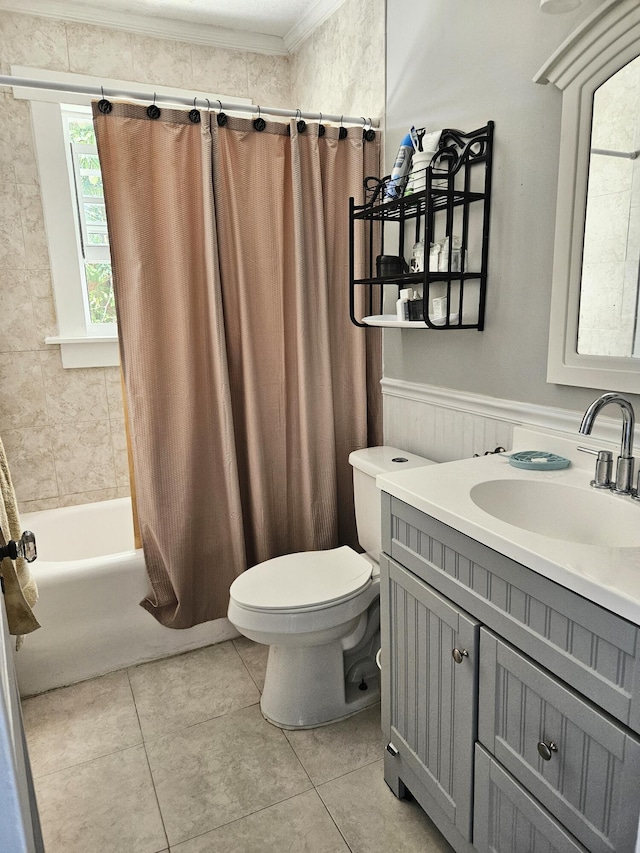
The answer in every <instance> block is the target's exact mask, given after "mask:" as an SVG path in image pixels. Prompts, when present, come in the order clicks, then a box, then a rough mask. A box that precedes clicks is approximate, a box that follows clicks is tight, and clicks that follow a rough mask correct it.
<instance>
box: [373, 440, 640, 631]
mask: <svg viewBox="0 0 640 853" xmlns="http://www.w3.org/2000/svg"><path fill="white" fill-rule="evenodd" d="M578 444H581V445H587V446H590V447H595V448H601V449H610V445H608V444H607V443H606V442H604V441H598V440H593V439H589V438H587V437H585V436H577V435H576V436H575V437H574V436H571V437H565V436H562V435H561V434H559V433H555V434H551V433H537V432H536V433H534V432H532V431H529V430H525V429H521V428H516V429H515V431H514V451H516V450H550V451H552V452H554V453H558V454H561V455H563V456H566V457H568V458H570V459H571V460H572V465H571V467H570V468H567V469H564V470H560V471H542V472H539V471H527V470H522V469H519V468H514V467H513V466H512V465H510V464H509V459H508V457H509V454H508V453H504V454H492V455H490V456H481V457H478V458H474V459H462V460H459V461H455V462H445V463H441V464H439V465H431V466H429V467H425V468H413V469H411V470H407V471H401V472H398V473H393V474H381V475H379V476H378V477H377V480H376V482H377V485H378V487H379V488H380V489H382V490H383V491H385V492H388V493H389V494H390V495H393V496H394V497H396V498H399V499H400V500H402V501H404V502H405V503H407V504H410V505H411V506H413V507H415V508H416V509H418V510H421V511H422V512H425V513H427V514H428V515H430V516H432V517H433V518H435V519H437V520H438V521H441V522H443V523H444V524H447V525H448V526H449V527H452V528H454V529H455V530H458V531H460V532H461V533H464V534H466V535H467V536H470V537H471V538H473V539H475V540H477V541H478V542H481V543H482V544H483V545H486V546H488V547H489V548H493V549H494V550H495V551H499V552H500V553H501V554H504V555H505V556H507V557H510V558H511V559H513V560H516V561H517V562H519V563H522V564H523V565H524V566H527V567H528V568H530V569H532V570H533V571H534V572H537V573H538V574H541V575H544V577H547V578H549V579H550V580H553V581H555V582H556V583H559V584H561V585H562V586H564V587H566V588H568V589H571V590H573V591H574V592H577V593H578V594H579V595H582V596H584V597H585V598H588V599H589V600H591V601H594V602H596V603H597V604H600V605H602V606H603V607H606V608H607V609H608V610H611V611H613V612H614V613H617V614H618V615H620V616H623V617H625V618H626V619H629V620H630V621H631V622H634V623H635V624H637V625H640V547H607V546H596V545H584V544H581V543H578V542H567V541H563V540H562V539H555V538H550V537H548V536H545V535H542V534H540V533H535V532H532V531H529V530H525V529H523V528H521V527H516V526H514V525H512V524H508V523H507V522H505V521H502V520H501V519H499V518H496V517H494V516H493V515H491V514H489V513H488V512H485V511H484V510H483V509H481V508H480V507H479V506H477V505H476V504H475V503H474V502H473V500H472V499H471V496H470V492H471V489H472V488H473V487H474V486H476V485H478V484H479V483H484V482H487V481H488V480H510V479H513V480H534V481H540V480H547V481H554V482H558V483H564V484H566V485H567V486H571V487H574V488H579V489H586V490H590V489H591V486H590V485H589V481H590V480H591V478H592V476H593V470H594V468H595V457H593V456H590V455H588V454H582V453H578V452H577V450H576V447H577V445H578ZM618 450H619V449H618V448H617V447H614V470H615V459H616V456H617V453H618ZM601 494H602V498H603V499H604V500H607V501H621V502H624V503H628V504H630V505H631V506H632V507H633V508H635V509H637V513H638V520H637V523H638V525H639V526H640V502H636V501H633V500H632V499H631V498H630V497H626V496H619V495H614V494H612V493H610V492H608V491H607V492H605V493H601ZM632 517H633V516H632Z"/></svg>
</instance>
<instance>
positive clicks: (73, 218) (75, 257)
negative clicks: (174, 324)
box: [11, 65, 251, 367]
mask: <svg viewBox="0 0 640 853" xmlns="http://www.w3.org/2000/svg"><path fill="white" fill-rule="evenodd" d="M11 74H12V75H14V76H15V77H22V78H26V79H29V80H38V81H40V80H42V81H47V82H48V83H56V84H62V85H64V86H67V87H73V86H79V87H92V88H93V89H95V90H97V91H99V90H100V87H101V86H103V87H104V91H105V93H107V94H108V93H109V92H111V93H113V92H127V91H130V90H132V89H133V90H136V91H138V90H140V88H141V86H140V83H130V82H127V81H123V80H113V79H104V78H97V77H90V76H87V75H81V74H69V73H68V72H63V71H48V70H44V69H40V68H28V67H25V66H17V65H13V66H12V67H11ZM142 88H143V89H144V88H147V87H142ZM148 88H149V89H150V92H149V95H150V97H151V96H152V93H153V92H156V93H157V94H162V95H169V96H172V97H177V98H179V99H185V98H187V99H188V100H189V101H191V100H192V99H194V97H195V98H196V100H197V101H198V104H199V105H201V104H204V103H206V102H207V100H208V102H209V103H215V99H217V98H220V100H222V101H225V102H227V103H228V102H230V101H235V102H236V103H238V104H250V103H251V101H250V100H249V99H248V98H235V97H233V96H229V95H225V94H223V93H220V94H219V95H212V94H211V93H210V92H197V91H193V92H187V91H184V90H181V89H171V88H169V87H167V86H157V85H155V84H153V85H152V84H149V86H148ZM13 95H14V97H15V98H18V99H23V100H28V101H30V102H31V117H32V124H33V135H34V141H35V148H36V157H37V161H38V171H39V176H40V191H41V195H42V206H43V210H44V218H45V226H46V231H47V242H48V246H49V260H50V263H51V275H52V280H53V291H54V298H55V303H56V315H57V319H58V335H57V336H56V337H53V338H47V339H46V342H47V343H51V344H60V350H61V354H62V364H63V366H64V367H104V366H108V365H117V364H118V363H119V355H118V338H117V327H116V322H115V319H116V318H115V306H114V301H113V287H112V283H111V259H110V255H109V235H108V232H107V221H106V215H105V206H104V196H103V193H102V178H101V175H100V163H99V160H98V151H97V148H96V143H95V136H94V133H93V121H92V118H91V97H90V96H88V95H82V94H70V93H62V92H59V91H56V90H49V89H38V88H33V89H27V88H18V87H16V88H15V89H14V90H13ZM114 97H115V96H114ZM194 102H195V101H194ZM200 108H202V107H201V106H200Z"/></svg>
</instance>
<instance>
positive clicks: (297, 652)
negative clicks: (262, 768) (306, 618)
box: [260, 640, 380, 729]
mask: <svg viewBox="0 0 640 853" xmlns="http://www.w3.org/2000/svg"><path fill="white" fill-rule="evenodd" d="M372 664H373V669H372V670H371V672H372V674H371V675H370V676H369V675H367V676H366V677H365V679H364V680H365V682H366V684H367V689H366V690H360V689H359V684H356V683H353V682H347V683H346V684H345V653H344V651H343V646H342V643H341V642H340V641H339V640H338V641H336V642H332V643H327V644H325V645H322V646H306V647H295V646H270V647H269V658H268V661H267V672H266V675H265V683H264V690H263V693H262V699H261V701H260V710H261V711H262V715H263V716H264V718H265V719H266V720H268V721H269V722H270V723H273V725H275V726H278V727H279V728H281V729H309V728H315V727H316V726H323V725H327V724H328V723H333V722H335V721H336V720H341V719H344V718H345V717H350V716H351V715H352V714H355V713H357V712H358V711H361V710H362V709H363V708H367V707H368V706H369V705H373V704H375V703H376V702H378V701H379V699H380V688H379V682H378V678H377V676H376V675H375V674H373V673H374V672H375V660H374V659H373V658H372ZM365 669H366V667H365Z"/></svg>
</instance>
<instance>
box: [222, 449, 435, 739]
mask: <svg viewBox="0 0 640 853" xmlns="http://www.w3.org/2000/svg"><path fill="white" fill-rule="evenodd" d="M349 462H350V464H351V465H352V467H353V489H354V500H355V509H356V526H357V529H358V541H359V542H360V545H361V547H362V548H363V549H364V551H365V553H364V554H358V553H356V551H354V550H353V549H352V548H349V547H347V546H342V547H340V548H333V549H331V550H328V551H305V552H301V553H296V554H286V555H284V556H282V557H275V558H274V559H272V560H267V561H266V562H264V563H260V564H259V565H257V566H254V567H253V568H251V569H248V570H247V571H246V572H244V573H243V574H241V575H240V576H239V577H237V578H236V579H235V580H234V582H233V583H232V584H231V588H230V590H229V594H230V601H229V611H228V617H229V621H230V622H231V624H232V625H233V626H234V627H235V628H236V629H237V630H238V631H239V632H240V633H241V634H243V635H244V636H245V637H247V638H248V639H250V640H254V641H255V642H257V643H263V644H264V645H267V646H269V657H268V661H267V671H266V675H265V682H264V689H263V692H262V699H261V702H260V709H261V711H262V714H263V716H264V717H265V718H266V719H267V720H268V721H269V722H271V723H273V724H274V725H276V726H279V727H280V728H283V729H304V728H313V727H315V726H322V725H326V724H327V723H331V722H334V721H335V720H339V719H342V718H344V717H348V716H350V715H351V714H355V713H356V712H357V711H360V710H362V709H363V708H366V707H367V706H368V705H372V704H374V703H375V702H377V701H378V700H379V698H380V689H379V683H378V677H377V672H378V671H377V666H376V660H375V659H376V654H377V652H378V650H379V648H380V567H379V557H380V535H381V509H380V491H379V490H378V489H377V488H376V475H377V474H382V473H389V472H392V471H401V470H405V469H407V468H417V467H420V466H424V465H432V464H434V463H433V462H432V461H431V460H429V459H424V458H422V457H420V456H416V455H414V454H412V453H406V452H405V451H403V450H399V449H398V448H397V447H369V448H366V449H364V450H355V451H353V453H351V454H350V456H349Z"/></svg>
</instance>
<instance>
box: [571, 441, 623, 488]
mask: <svg viewBox="0 0 640 853" xmlns="http://www.w3.org/2000/svg"><path fill="white" fill-rule="evenodd" d="M578 450H581V451H582V452H583V453H591V454H592V455H593V456H597V457H598V458H597V459H596V473H595V477H594V479H593V480H592V481H591V485H592V486H593V488H594V489H611V488H613V486H614V485H615V483H614V482H613V480H612V479H611V474H612V471H613V454H612V453H611V451H610V450H592V448H590V447H578Z"/></svg>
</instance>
